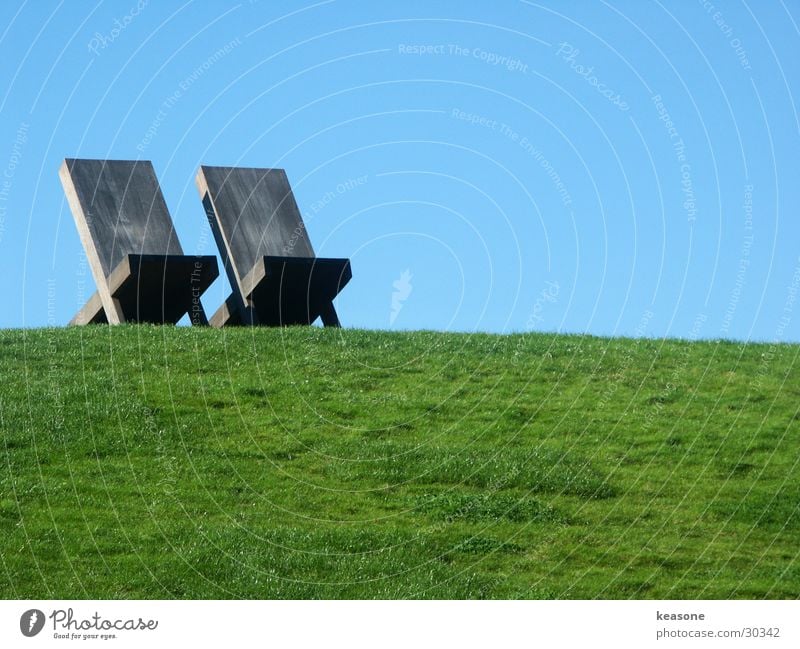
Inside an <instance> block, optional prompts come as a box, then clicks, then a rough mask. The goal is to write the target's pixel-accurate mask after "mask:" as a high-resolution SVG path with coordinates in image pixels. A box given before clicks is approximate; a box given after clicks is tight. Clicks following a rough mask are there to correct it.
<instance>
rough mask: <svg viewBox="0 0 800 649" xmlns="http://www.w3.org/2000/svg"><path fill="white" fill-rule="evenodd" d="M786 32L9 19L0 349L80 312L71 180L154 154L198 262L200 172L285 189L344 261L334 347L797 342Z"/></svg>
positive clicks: (272, 10)
mask: <svg viewBox="0 0 800 649" xmlns="http://www.w3.org/2000/svg"><path fill="white" fill-rule="evenodd" d="M717 4H718V5H719V6H718V7H717V6H714V5H717ZM798 23H800V6H799V5H798V3H797V2H789V1H788V0H783V2H781V1H780V0H778V1H775V2H773V1H770V2H755V1H754V0H750V1H749V2H722V1H721V0H715V2H714V3H711V2H703V1H702V0H701V1H699V2H698V1H690V0H685V1H681V2H677V1H672V2H657V1H653V2H650V1H646V0H636V1H633V0H631V1H622V0H613V1H609V2H602V1H598V2H569V3H567V2H536V3H534V2H515V1H512V0H508V1H505V2H460V3H455V2H432V1H430V0H425V1H417V0H405V1H404V2H391V3H390V2H380V3H379V2H353V1H348V0H331V1H328V2H317V3H314V2H306V1H302V2H272V1H268V0H261V1H258V2H248V1H246V0H245V1H243V2H239V3H233V2H230V3H227V2H203V1H200V0H195V1H194V2H192V1H186V2H183V1H171V0H159V1H158V2H156V1H155V0H150V1H149V2H145V1H144V0H142V1H141V2H139V1H138V0H120V1H119V2H110V1H108V2H99V3H98V2H79V3H77V2H57V1H55V0H36V1H28V2H15V1H6V2H3V3H2V4H1V5H0V30H2V31H1V33H0V36H2V41H0V52H2V61H3V65H2V67H0V80H1V82H0V90H1V91H2V97H0V102H2V103H0V116H1V119H2V121H0V176H1V177H0V218H1V219H2V220H0V253H1V254H0V299H1V300H2V304H3V309H2V311H0V326H2V327H19V326H26V327H27V326H42V325H46V324H48V323H50V324H55V325H62V324H65V323H66V322H67V321H68V320H69V318H70V317H71V316H72V315H73V313H74V312H75V311H76V310H77V309H78V308H79V307H80V306H81V302H82V301H83V300H84V299H85V297H86V296H87V295H88V294H89V293H91V291H92V290H93V282H92V279H91V276H90V275H89V274H88V269H87V267H86V265H85V261H84V260H83V258H82V249H81V245H80V242H79V239H78V235H77V231H76V229H75V226H74V224H73V220H72V216H71V214H70V212H69V208H68V206H67V205H66V202H65V200H64V197H63V193H62V190H61V185H60V183H59V180H58V175H57V170H58V167H59V164H60V162H61V160H62V159H63V158H64V157H88V158H119V159H135V158H142V159H150V160H152V161H153V163H154V165H155V169H156V172H157V173H158V175H159V179H160V181H161V185H162V189H163V191H164V194H165V198H166V201H167V204H168V206H169V208H170V210H171V212H172V215H173V218H174V220H175V223H176V228H177V231H178V234H179V237H180V239H181V242H182V244H183V246H184V249H185V250H186V251H187V254H194V253H199V252H203V253H205V254H212V253H214V252H216V250H215V248H214V245H213V241H212V240H211V239H210V238H209V234H208V231H207V226H206V225H205V223H204V216H203V211H202V208H201V204H200V201H199V198H198V196H197V191H196V189H195V185H194V176H195V172H196V170H197V167H198V165H199V164H201V163H205V164H210V165H242V166H258V167H283V168H285V169H286V170H287V173H288V175H289V179H290V181H291V182H292V184H293V187H294V190H295V194H296V197H297V201H298V204H299V205H300V209H301V211H302V213H303V214H304V217H305V219H306V224H307V226H308V229H309V231H310V234H311V238H312V241H313V244H314V246H315V248H316V251H317V254H318V255H323V256H349V257H350V258H351V259H352V263H353V274H354V278H353V280H352V282H351V283H350V285H349V286H348V287H347V288H346V289H345V290H344V292H343V293H342V295H341V296H340V298H339V300H338V308H339V312H340V316H341V318H342V321H343V323H344V324H345V326H358V327H369V328H396V329H418V328H425V329H442V330H460V331H474V330H482V331H492V332H510V331H528V330H543V331H564V332H590V333H595V334H603V335H647V336H678V337H701V338H717V337H726V338H736V339H740V340H784V341H790V340H791V341H798V340H800V297H798V298H797V299H795V297H796V296H797V294H798V293H800V214H799V213H798V204H799V203H800V155H798V152H800V121H799V120H800V118H799V117H798V110H799V107H798V103H800V102H798V101H797V95H798V88H800V86H799V85H798V84H799V83H800V74H799V70H798V66H800V32H799V31H798ZM667 120H669V122H670V123H671V126H670V123H667ZM406 271H407V272H406ZM228 291H229V287H228V285H227V279H226V278H224V277H222V278H220V279H219V280H217V282H216V283H215V284H214V285H213V286H212V288H211V289H210V290H209V291H208V292H207V293H206V295H205V297H204V302H205V306H206V308H207V310H208V311H209V312H213V311H214V310H215V309H216V307H217V306H218V305H219V304H220V303H221V302H222V300H223V299H224V297H225V296H226V295H227V293H228Z"/></svg>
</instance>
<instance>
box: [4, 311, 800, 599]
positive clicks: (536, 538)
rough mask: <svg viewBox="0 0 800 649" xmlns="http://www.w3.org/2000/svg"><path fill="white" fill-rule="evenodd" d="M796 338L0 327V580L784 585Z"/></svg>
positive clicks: (530, 590) (652, 591) (736, 593)
mask: <svg viewBox="0 0 800 649" xmlns="http://www.w3.org/2000/svg"><path fill="white" fill-rule="evenodd" d="M799 353H800V346H791V345H777V346H768V345H746V346H744V345H738V344H734V343H724V342H720V343H716V342H708V343H706V342H701V343H698V342H695V343H689V342H679V341H649V340H638V341H637V340H626V339H602V338H591V337H578V336H552V335H538V334H537V335H530V334H526V335H519V336H489V335H458V334H441V333H427V332H416V333H382V332H368V331H357V330H346V329H345V330H339V331H336V330H321V329H317V328H293V329H284V330H277V329H272V330H263V329H259V330H246V329H230V330H221V331H216V330H211V329H189V328H173V327H146V326H141V327H138V326H122V327H85V328H69V329H43V330H28V331H0V376H2V381H1V382H0V596H2V597H4V598H121V597H125V598H231V597H247V598H281V597H288V598H312V597H313V598H316V597H347V598H374V597H381V598H398V597H402V598H408V597H413V598H432V597H447V598H484V597H492V598H517V597H526V598H595V597H600V598H627V597H634V598H649V597H653V598H694V597H703V598H729V597H741V598H762V597H770V598H787V597H788V598H794V597H798V596H799V595H800V556H799V555H800V543H798V538H800V414H799V412H800V410H799V408H800V377H799V376H798V372H797V367H798V354H799Z"/></svg>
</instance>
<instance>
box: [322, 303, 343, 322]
mask: <svg viewBox="0 0 800 649" xmlns="http://www.w3.org/2000/svg"><path fill="white" fill-rule="evenodd" d="M320 317H321V318H322V324H323V325H325V326H326V327H341V326H342V323H341V322H339V316H338V315H336V309H335V308H334V306H333V302H331V303H330V304H328V305H327V306H326V307H325V308H324V309H322V313H321V314H320Z"/></svg>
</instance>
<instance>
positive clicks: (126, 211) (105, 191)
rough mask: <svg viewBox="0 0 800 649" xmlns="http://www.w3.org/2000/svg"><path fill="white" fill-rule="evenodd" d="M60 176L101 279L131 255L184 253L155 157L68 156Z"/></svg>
mask: <svg viewBox="0 0 800 649" xmlns="http://www.w3.org/2000/svg"><path fill="white" fill-rule="evenodd" d="M59 176H60V177H61V183H62V185H63V186H64V192H65V193H66V195H67V200H68V201H69V205H70V208H71V210H72V214H73V216H74V218H75V223H76V224H77V226H78V232H79V233H80V237H81V241H82V243H83V247H84V249H85V250H86V254H87V257H88V258H89V263H90V264H91V265H92V272H93V274H94V275H95V281H96V282H98V283H99V281H100V278H99V277H98V272H100V273H102V276H103V277H108V276H109V275H110V273H111V271H113V270H114V268H116V267H117V265H118V264H119V263H120V262H121V261H122V260H123V258H124V257H125V256H126V255H129V254H150V255H183V250H182V249H181V244H180V243H179V241H178V237H177V235H176V234H175V228H174V227H173V224H172V218H171V217H170V214H169V210H168V209H167V204H166V202H165V201H164V196H163V195H162V194H161V187H160V186H159V184H158V179H157V178H156V174H155V171H154V169H153V164H152V163H151V162H150V161H149V160H130V161H129V160H85V159H74V158H67V159H66V160H64V163H63V164H62V165H61V169H60V170H59Z"/></svg>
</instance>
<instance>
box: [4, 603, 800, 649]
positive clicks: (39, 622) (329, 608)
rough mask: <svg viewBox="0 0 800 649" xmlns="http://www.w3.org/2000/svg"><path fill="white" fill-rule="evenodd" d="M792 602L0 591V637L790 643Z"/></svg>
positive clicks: (375, 644)
mask: <svg viewBox="0 0 800 649" xmlns="http://www.w3.org/2000/svg"><path fill="white" fill-rule="evenodd" d="M799 629H800V603H798V602H792V601H775V602H748V601H659V602H653V601H600V602H586V601H544V602H540V601H532V602H516V601H515V602H472V601H467V602H435V601H434V602H417V601H414V602H405V601H397V602H394V601H390V602H374V601H363V602H362V601H358V602H348V601H325V602H319V601H309V602H291V601H265V602H255V601H243V602H238V601H19V602H12V601H3V602H0V647H46V646H53V645H54V646H60V647H71V646H81V647H92V646H98V644H99V645H101V646H110V647H117V648H119V649H122V648H123V647H147V648H148V649H155V648H158V647H169V648H170V649H172V648H173V647H184V646H191V647H227V648H230V649H240V648H244V647H281V648H282V647H313V648H314V649H320V648H322V647H325V648H326V649H327V648H328V647H334V648H336V647H342V648H345V647H346V648H347V649H357V648H360V647H363V648H364V649H391V648H395V647H396V648H397V649H401V648H402V649H406V648H407V647H415V648H416V647H435V648H436V649H442V648H443V647H458V648H459V649H468V648H470V647H475V648H480V649H486V648H487V647H492V648H494V647H560V646H575V647H615V648H616V647H637V648H639V647H670V646H696V647H703V646H709V647H728V646H731V647H742V648H745V647H775V648H776V649H777V648H778V647H793V648H794V647H800V634H798V630H799Z"/></svg>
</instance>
